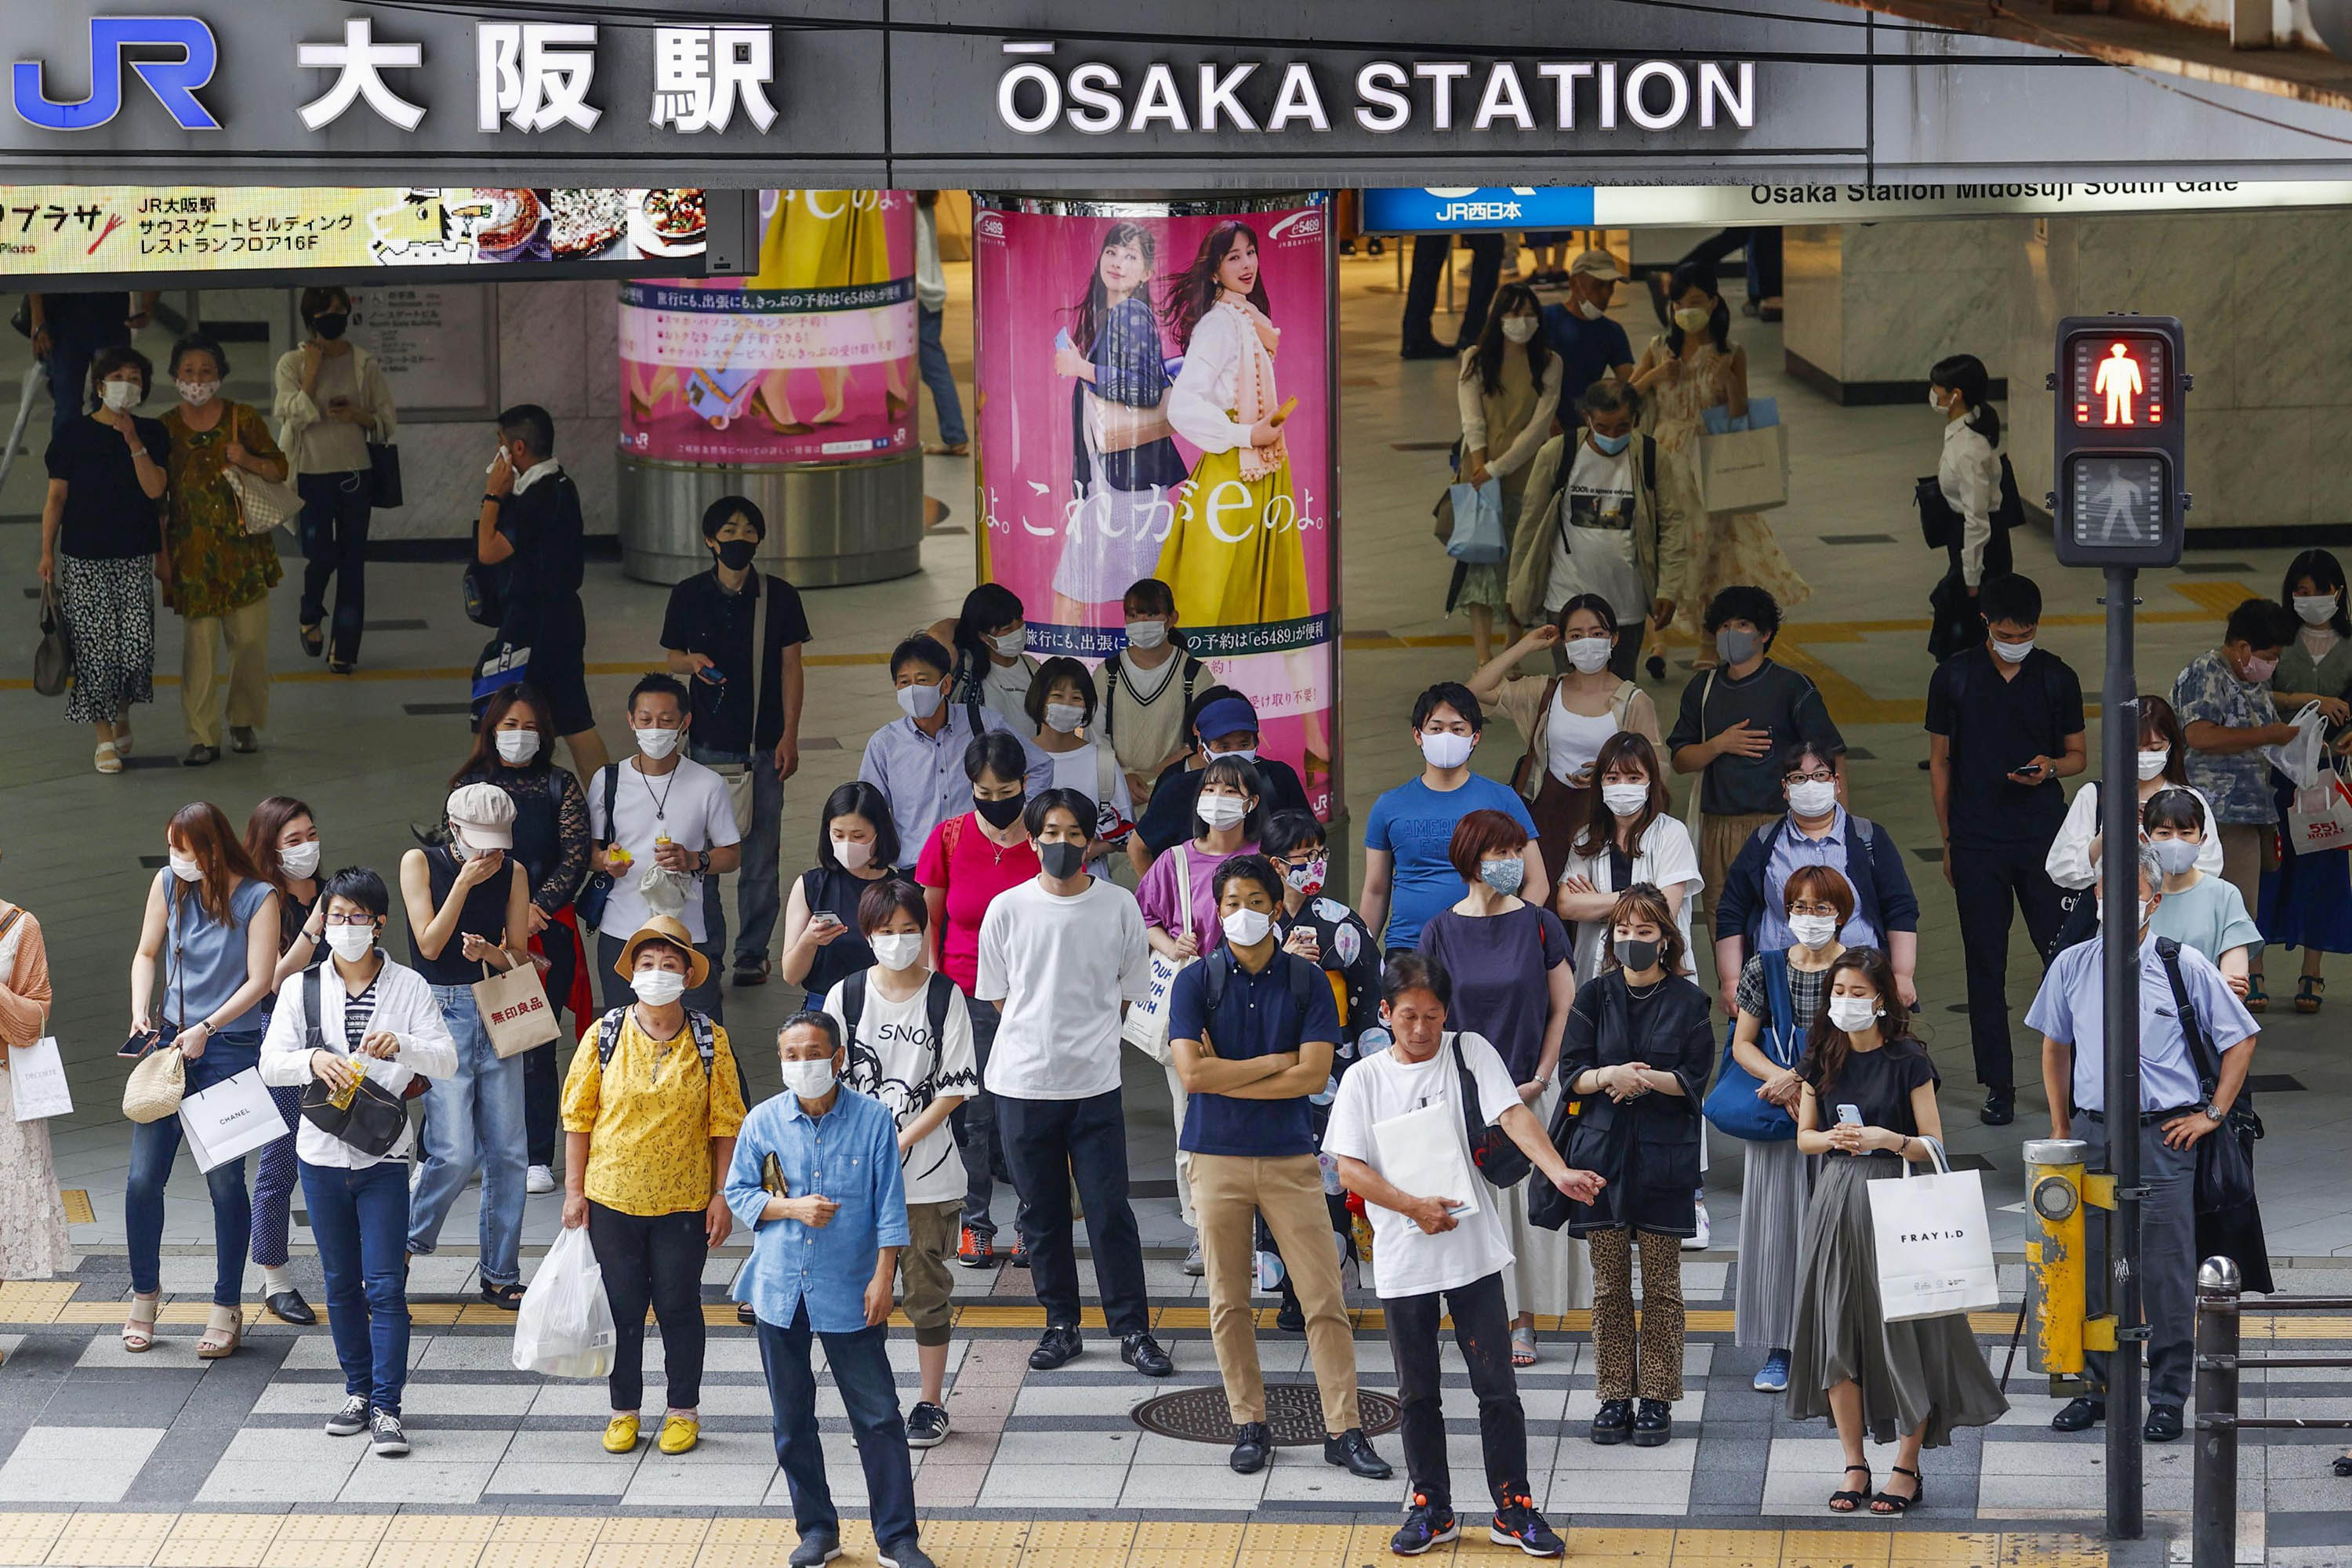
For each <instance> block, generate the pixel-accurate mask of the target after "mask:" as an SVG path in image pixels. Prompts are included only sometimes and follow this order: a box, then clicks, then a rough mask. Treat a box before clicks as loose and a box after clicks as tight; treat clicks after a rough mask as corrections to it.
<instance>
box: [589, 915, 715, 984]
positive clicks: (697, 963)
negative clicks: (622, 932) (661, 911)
mask: <svg viewBox="0 0 2352 1568" xmlns="http://www.w3.org/2000/svg"><path fill="white" fill-rule="evenodd" d="M647 942H668V943H670V944H672V945H673V946H676V947H678V948H682V949H684V950H685V952H686V960H687V963H686V988H687V989H688V991H691V990H693V989H694V988H695V987H696V986H698V985H700V984H703V983H704V982H705V981H707V980H709V978H710V960H709V959H708V958H705V957H704V956H703V955H702V954H701V953H700V952H698V951H697V950H696V948H695V945H694V938H692V937H690V936H688V934H687V931H686V927H685V926H684V925H683V924H681V923H680V922H678V921H675V920H672V919H671V918H670V917H669V916H667V915H656V916H654V917H653V918H652V919H650V920H648V921H646V923H645V924H643V925H641V926H639V927H638V928H637V929H636V933H635V935H633V936H631V937H630V938H629V940H628V941H627V942H624V943H623V944H622V946H621V956H620V957H619V958H617V959H615V960H614V963H613V973H615V974H617V975H619V976H620V977H621V978H622V979H624V980H634V979H635V978H636V975H637V949H639V948H641V947H643V946H645V944H646V943H647Z"/></svg>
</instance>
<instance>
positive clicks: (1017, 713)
mask: <svg viewBox="0 0 2352 1568" xmlns="http://www.w3.org/2000/svg"><path fill="white" fill-rule="evenodd" d="M1036 673H1037V667H1036V665H1035V664H1034V662H1033V661H1032V660H1031V659H1030V658H1029V657H1028V656H1027V655H1025V654H1024V655H1023V656H1022V657H1021V658H1016V659H1014V660H1013V662H1012V663H1011V664H999V663H997V662H996V661H995V660H994V659H990V660H989V661H988V673H987V675H985V676H983V677H982V679H981V683H980V705H981V706H982V707H983V708H991V709H993V710H996V711H997V712H998V713H999V714H1002V715H1003V719H1004V721H1005V722H1006V723H1007V724H1010V725H1012V726H1013V733H1014V734H1016V735H1026V734H1028V733H1029V732H1030V731H1033V730H1034V729H1035V728H1036V727H1037V721H1035V720H1034V719H1032V718H1030V717H1029V682H1030V681H1031V679H1034V677H1035V675H1036Z"/></svg>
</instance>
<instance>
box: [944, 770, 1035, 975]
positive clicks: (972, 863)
mask: <svg viewBox="0 0 2352 1568" xmlns="http://www.w3.org/2000/svg"><path fill="white" fill-rule="evenodd" d="M950 841H952V842H953V844H954V847H955V852H954V853H953V854H952V855H950V853H949V852H948V846H949V843H950ZM1037 871H1038V866H1037V847H1036V846H1035V845H1034V844H1032V843H1031V842H1030V841H1029V840H1027V839H1026V838H1024V839H1023V840H1022V841H1021V842H1020V843H1018V844H1011V845H1000V844H996V843H993V842H992V841H991V840H990V838H989V837H988V834H987V833H986V832H985V831H984V830H983V829H982V826H981V825H980V819H979V816H977V815H976V814H975V813H972V812H969V811H967V812H965V813H964V814H963V815H962V816H950V817H949V818H948V819H947V820H946V821H945V822H942V823H940V825H939V826H937V827H934V828H932V829H931V836H930V837H929V839H927V840H925V841H924V844H923V852H922V854H921V855H919V856H918V857H917V858H916V859H915V880H916V881H918V882H919V883H921V884H922V885H923V886H924V887H926V888H938V889H944V890H945V891H946V893H947V913H946V917H945V919H944V920H943V921H941V926H942V929H941V931H940V972H941V973H944V974H946V976H947V977H948V978H949V979H950V980H952V981H954V982H955V983H956V984H958V985H960V986H961V987H962V988H963V993H964V994H965V995H967V996H969V995H971V988H972V985H973V984H974V983H975V982H976V981H978V979H979V978H980V922H981V921H982V918H983V917H985V916H986V915H987V913H988V906H989V905H991V904H992V903H994V902H995V901H996V895H997V894H999V893H1002V892H1003V891H1004V890H1005V889H1008V888H1017V887H1019V886H1020V885H1021V884H1022V883H1024V882H1025V881H1027V880H1029V879H1030V878H1032V877H1034V876H1035V875H1037Z"/></svg>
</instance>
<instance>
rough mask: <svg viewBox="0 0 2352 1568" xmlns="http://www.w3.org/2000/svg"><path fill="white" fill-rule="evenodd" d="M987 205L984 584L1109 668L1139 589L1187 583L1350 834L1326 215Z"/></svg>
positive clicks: (982, 312)
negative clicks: (1334, 734) (1338, 634)
mask: <svg viewBox="0 0 2352 1568" xmlns="http://www.w3.org/2000/svg"><path fill="white" fill-rule="evenodd" d="M974 201H975V208H976V210H975V212H974V215H973V219H972V254H973V272H972V290H973V307H972V310H973V352H974V363H973V381H974V384H975V387H976V389H977V391H978V394H979V405H980V408H979V426H980V429H979V435H980V451H981V452H982V455H983V458H984V461H983V463H982V464H981V465H979V466H978V477H977V483H978V489H979V495H978V503H979V510H980V516H981V521H982V528H981V529H980V551H981V559H980V572H981V575H982V578H983V579H984V580H988V581H993V582H997V583H1001V584H1003V585H1004V586H1006V587H1008V588H1010V589H1012V590H1013V593H1014V594H1016V595H1019V596H1020V599H1021V602H1022V605H1023V608H1024V611H1025V612H1026V616H1027V625H1028V628H1029V647H1030V651H1031V652H1033V653H1036V654H1041V655H1044V654H1056V653H1060V654H1070V655H1073V656H1076V657H1077V658H1085V659H1087V660H1088V661H1090V662H1091V661H1094V660H1098V659H1101V658H1108V657H1109V656H1110V655H1112V654H1115V653H1117V652H1118V650H1119V648H1120V647H1122V646H1123V645H1124V643H1125V640H1126V633H1125V616H1124V615H1123V613H1122V611H1121V608H1120V601H1121V600H1122V598H1123V597H1124V596H1125V595H1126V592H1127V589H1128V587H1129V584H1132V583H1134V582H1136V581H1138V580H1139V579H1142V578H1147V577H1157V578H1159V579H1160V580H1161V581H1163V582H1165V583H1167V584H1169V585H1170V587H1171V589H1172V590H1173V591H1174V594H1175V598H1176V616H1177V626H1176V630H1177V632H1178V633H1179V635H1181V637H1182V638H1183V639H1184V641H1185V644H1186V646H1187V647H1188V649H1189V650H1190V651H1191V652H1192V655H1193V656H1194V657H1196V658H1201V659H1203V660H1205V661H1206V662H1207V663H1208V665H1209V667H1210V668H1211V670H1212V672H1213V675H1214V677H1215V679H1217V680H1218V681H1221V682H1223V684H1226V685H1229V686H1232V687H1234V688H1235V689H1238V690H1240V691H1242V692H1243V693H1244V694H1245V695H1246V696H1248V697H1249V699H1250V700H1251V701H1252V702H1253V703H1254V704H1255V706H1256V708H1257V711H1258V716H1259V721H1260V725H1261V742H1260V748H1259V749H1260V751H1261V752H1263V753H1265V755H1268V756H1273V757H1278V758H1280V759H1281V760H1282V761H1284V762H1286V763H1289V764H1290V765H1291V766H1292V767H1294V768H1295V769H1297V772H1298V773H1299V776H1300V778H1301V780H1302V781H1303V782H1304V783H1305V784H1306V785H1307V795H1308V798H1309V800H1310V801H1311V802H1312V803H1313V804H1314V805H1315V808H1316V810H1317V812H1318V815H1324V816H1328V814H1329V812H1330V810H1331V809H1332V805H1333V803H1332V801H1331V798H1330V795H1331V786H1330V761H1329V759H1330V756H1331V741H1330V734H1331V731H1332V729H1333V728H1334V722H1333V713H1332V709H1333V707H1334V705H1335V702H1336V700H1337V695H1338V694H1337V690H1336V686H1337V680H1336V663H1335V654H1336V646H1335V642H1334V634H1335V630H1336V627H1335V625H1334V616H1333V612H1332V605H1331V597H1330V590H1331V561H1332V555H1331V548H1332V542H1331V528H1332V522H1333V515H1332V498H1333V494H1334V489H1335V485H1334V476H1333V472H1332V440H1331V433H1332V419H1333V410H1332V409H1331V407H1330V406H1329V395H1328V366H1329V363H1330V354H1331V349H1332V345H1331V342H1330V337H1329V333H1330V325H1329V323H1330V300H1329V296H1328V289H1329V255H1328V245H1329V236H1328V232H1327V231H1328V214H1327V211H1326V208H1325V207H1324V205H1322V203H1321V202H1320V201H1318V200H1313V199H1310V198H1297V199H1296V201H1295V202H1294V203H1292V204H1289V205H1276V204H1259V205H1255V206H1253V205H1250V204H1244V203H1234V204H1230V205H1228V206H1227V209H1226V210H1223V211H1218V210H1213V204H1202V203H1186V204H1182V205H1181V206H1171V205H1168V204H1150V203H1118V204H1066V205H1063V206H1062V208H1061V210H1053V209H1054V207H1055V204H1050V203H1023V202H1020V201H1017V200H1013V199H1008V200H1006V201H1005V202H1003V204H1002V205H999V204H996V203H993V202H992V200H991V198H988V197H984V196H982V197H975V198H974ZM1244 208H1247V210H1244ZM1261 208H1263V209H1265V210H1261Z"/></svg>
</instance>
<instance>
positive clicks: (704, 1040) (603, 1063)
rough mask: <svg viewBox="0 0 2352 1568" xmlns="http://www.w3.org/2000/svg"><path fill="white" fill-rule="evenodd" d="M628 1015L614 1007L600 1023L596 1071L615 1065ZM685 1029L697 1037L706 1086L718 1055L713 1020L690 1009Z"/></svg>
mask: <svg viewBox="0 0 2352 1568" xmlns="http://www.w3.org/2000/svg"><path fill="white" fill-rule="evenodd" d="M628 1011H629V1010H628V1009H627V1008H626V1007H615V1008H614V1009H613V1010H612V1011H611V1012H609V1013H607V1014H605V1015H604V1017H602V1018H601V1019H599V1020H597V1024H596V1070H597V1071H598V1072H600V1073H601V1072H603V1071H604V1069H605V1068H609V1067H611V1066H612V1065H613V1053H614V1051H616V1050H619V1049H620V1048H621V1020H622V1018H623V1017H625V1016H626V1015H627V1013H628ZM686 1026H687V1028H688V1031H689V1032H691V1033H692V1034H693V1036H694V1054H695V1055H696V1056H698V1057H700V1058H702V1077H703V1079H704V1081H705V1082H706V1083H707V1082H708V1081H709V1078H710V1068H711V1064H712V1063H713V1062H714V1061H715V1060H717V1058H718V1054H719V1042H718V1039H717V1037H715V1036H714V1035H713V1034H712V1033H711V1028H710V1016H709V1014H707V1013H699V1012H697V1011H696V1010H695V1009H693V1008H691V1007H688V1009H686Z"/></svg>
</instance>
